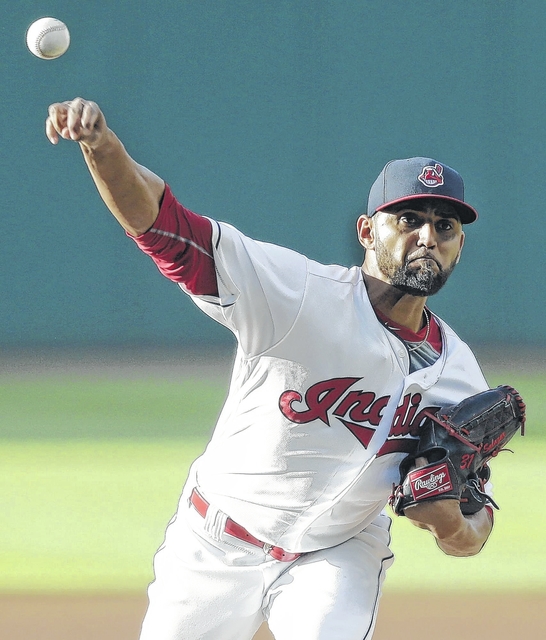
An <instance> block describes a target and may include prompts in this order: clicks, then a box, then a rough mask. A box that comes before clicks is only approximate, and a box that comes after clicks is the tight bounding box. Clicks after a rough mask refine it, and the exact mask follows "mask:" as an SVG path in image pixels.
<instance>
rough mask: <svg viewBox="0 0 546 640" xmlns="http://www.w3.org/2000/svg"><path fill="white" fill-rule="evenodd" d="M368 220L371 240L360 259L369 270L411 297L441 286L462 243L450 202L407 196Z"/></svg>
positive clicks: (453, 209) (429, 293)
mask: <svg viewBox="0 0 546 640" xmlns="http://www.w3.org/2000/svg"><path fill="white" fill-rule="evenodd" d="M369 220H370V224H371V225H372V229H371V234H372V238H371V242H372V244H371V245H370V247H368V250H367V252H366V260H365V262H364V264H365V266H366V268H367V271H368V273H370V275H372V276H374V277H376V278H379V279H380V280H383V281H385V282H387V283H389V284H391V285H392V286H394V287H396V288H397V289H399V290H400V291H403V292H404V293H408V294H410V295H413V296H423V297H426V296H430V295H433V294H435V293H437V292H438V291H439V290H440V289H441V288H442V287H443V286H444V284H445V283H446V281H447V279H448V278H449V276H450V274H451V272H452V271H453V269H454V268H455V265H456V264H457V262H458V261H459V255H460V252H461V249H462V246H463V243H464V233H463V230H462V224H461V222H460V220H459V217H458V215H457V213H456V209H455V207H454V206H452V205H451V204H449V203H448V202H442V201H433V202H432V203H431V201H429V200H428V201H414V202H411V201H410V202H407V203H403V204H401V205H398V206H397V207H396V208H392V209H389V210H388V211H379V212H377V213H376V214H375V215H374V216H373V217H372V218H371V219H369ZM363 244H364V243H363ZM365 246H366V245H365ZM370 249H371V251H370Z"/></svg>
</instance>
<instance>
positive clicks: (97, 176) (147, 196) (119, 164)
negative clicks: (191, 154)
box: [80, 129, 165, 236]
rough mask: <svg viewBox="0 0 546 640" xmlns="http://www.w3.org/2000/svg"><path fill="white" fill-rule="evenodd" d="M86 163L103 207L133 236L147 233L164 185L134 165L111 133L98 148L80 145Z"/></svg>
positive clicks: (105, 136)
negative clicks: (103, 204) (102, 201)
mask: <svg viewBox="0 0 546 640" xmlns="http://www.w3.org/2000/svg"><path fill="white" fill-rule="evenodd" d="M80 148H81V150H82V153H83V156H84V158H85V162H86V164H87V167H88V168H89V171H90V173H91V176H92V178H93V180H94V182H95V185H96V186H97V189H98V191H99V194H100V196H101V197H102V199H103V200H104V202H105V204H106V206H107V207H108V209H110V211H111V212H112V214H113V215H114V216H115V217H116V219H117V220H118V222H119V223H120V224H121V225H122V226H123V228H124V229H125V230H126V231H127V232H128V233H129V234H130V235H132V236H138V235H141V234H142V233H144V232H145V231H147V230H148V229H150V227H151V226H152V225H153V224H154V222H155V220H156V218H157V215H158V213H159V204H160V201H161V197H162V195H163V191H164V189H165V183H164V182H163V180H162V179H161V178H160V177H159V176H157V175H155V174H154V173H152V172H151V171H150V170H149V169H146V168H145V167H143V166H141V165H139V164H138V163H137V162H135V161H134V160H133V159H132V158H131V157H130V156H129V154H128V153H127V151H126V150H125V147H124V146H123V144H122V143H121V141H120V140H119V138H118V137H117V136H116V135H115V133H114V132H113V131H111V130H110V129H108V131H107V132H106V134H105V135H104V137H103V139H102V141H101V144H100V145H99V146H97V147H90V146H88V145H86V144H85V143H83V142H81V143H80Z"/></svg>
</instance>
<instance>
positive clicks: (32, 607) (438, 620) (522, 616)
mask: <svg viewBox="0 0 546 640" xmlns="http://www.w3.org/2000/svg"><path fill="white" fill-rule="evenodd" d="M545 603H546V596H545V595H540V594H533V595H529V596H523V595H521V594H519V595H518V596H509V595H502V596H492V595H488V596H483V597H479V596H477V595H454V596H450V597H447V596H445V595H444V596H438V595H430V594H427V593H423V594H422V595H419V594H414V595H412V596H408V595H406V594H399V595H392V594H387V595H386V596H384V598H383V601H382V606H381V610H380V614H379V620H378V623H377V628H376V633H375V635H374V640H393V638H397V637H400V638H401V637H403V638H404V639H405V640H438V639H441V640H460V638H461V637H465V636H471V637H472V638H480V640H515V639H517V640H520V639H525V640H535V639H537V640H538V639H539V638H545V637H546V613H545V611H544V604H545ZM145 608H146V600H145V598H143V597H137V596H89V597H85V596H19V595H17V596H15V595H4V596H0V638H10V640H35V639H36V640H38V639H39V640H136V639H137V638H138V633H139V628H140V622H141V619H142V616H143V614H144V611H145ZM271 638H272V636H271V635H270V634H269V633H268V631H267V629H266V628H262V629H261V630H260V631H259V632H258V634H257V635H256V636H255V638H254V640H271ZM218 640H221V639H220V638H219V639H218ZM332 640H343V639H342V638H339V639H337V638H336V639H332Z"/></svg>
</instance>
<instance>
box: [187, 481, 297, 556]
mask: <svg viewBox="0 0 546 640" xmlns="http://www.w3.org/2000/svg"><path fill="white" fill-rule="evenodd" d="M190 502H191V504H192V505H193V506H194V507H195V510H196V511H197V513H198V514H199V515H200V516H202V517H203V518H204V517H205V516H206V515H207V511H208V510H209V506H210V505H209V503H208V502H207V501H206V500H205V498H203V496H202V495H201V494H200V493H199V491H197V489H194V490H193V491H192V492H191V496H190ZM224 531H225V532H226V533H227V534H229V535H230V536H233V537H234V538H239V540H244V541H245V542H249V543H250V544H253V545H254V546H256V547H260V548H261V549H263V550H264V551H265V552H266V553H268V554H269V555H270V556H271V557H272V558H275V560H279V561H280V562H292V561H293V560H297V558H299V557H300V556H301V553H289V552H288V551H285V550H284V549H281V548H280V547H274V546H273V545H271V544H267V542H262V541H261V540H258V538H255V537H254V536H253V535H252V534H251V533H249V532H248V531H247V530H246V529H245V528H244V527H241V525H240V524H237V523H236V522H234V521H233V520H232V519H231V518H228V519H227V520H226V526H225V527H224Z"/></svg>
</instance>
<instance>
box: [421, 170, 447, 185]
mask: <svg viewBox="0 0 546 640" xmlns="http://www.w3.org/2000/svg"><path fill="white" fill-rule="evenodd" d="M443 173H444V168H443V167H442V165H441V164H435V165H434V166H432V165H428V166H426V167H423V171H421V175H420V176H419V178H418V179H419V180H420V181H421V182H422V183H423V184H424V185H425V187H440V186H442V185H443V184H444V176H443Z"/></svg>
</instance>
